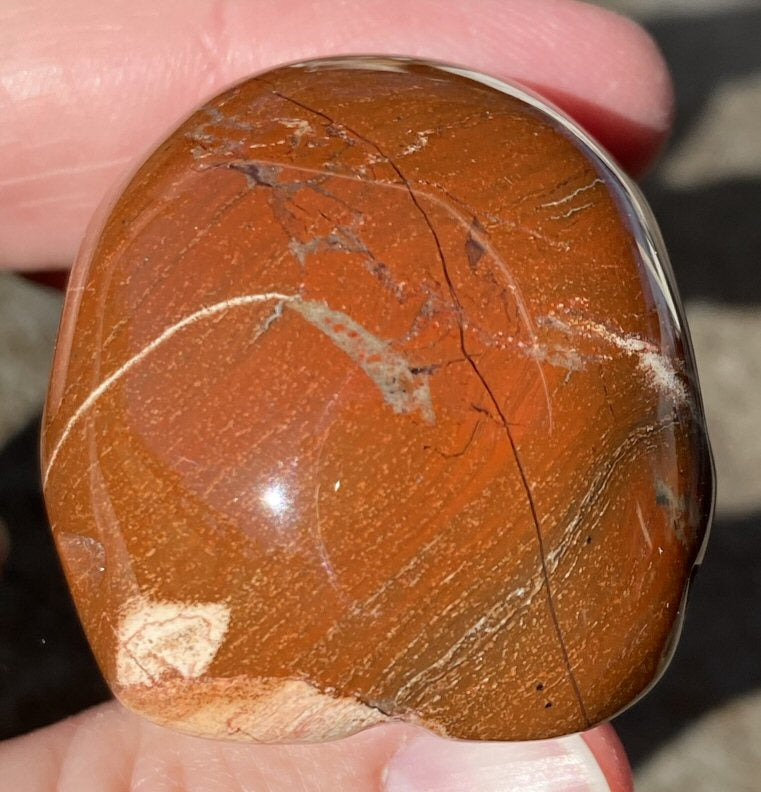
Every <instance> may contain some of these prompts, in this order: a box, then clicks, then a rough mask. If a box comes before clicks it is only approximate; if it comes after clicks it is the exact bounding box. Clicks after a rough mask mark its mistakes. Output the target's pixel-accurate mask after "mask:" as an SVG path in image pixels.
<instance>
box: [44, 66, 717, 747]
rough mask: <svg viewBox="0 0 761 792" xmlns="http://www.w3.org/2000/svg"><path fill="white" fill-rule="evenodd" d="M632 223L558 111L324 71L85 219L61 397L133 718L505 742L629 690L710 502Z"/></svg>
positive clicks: (682, 388) (60, 354)
mask: <svg viewBox="0 0 761 792" xmlns="http://www.w3.org/2000/svg"><path fill="white" fill-rule="evenodd" d="M648 222H649V221H648V220H647V212H646V210H645V209H643V208H642V205H641V203H640V199H639V197H638V195H637V194H635V192H633V188H632V187H631V186H630V184H629V183H628V181H627V180H626V179H625V177H622V176H620V174H618V172H617V169H616V168H615V166H613V165H612V164H611V163H610V161H609V160H608V159H607V157H606V155H605V154H604V153H602V152H601V151H600V150H599V149H598V148H597V147H596V146H595V144H593V143H592V142H591V141H589V140H588V139H586V138H585V137H584V136H583V134H581V133H578V131H576V130H575V128H574V127H573V126H572V125H571V124H570V123H569V122H566V121H565V120H564V119H563V118H562V117H561V116H560V114H559V113H557V112H556V111H554V110H552V109H548V108H544V107H543V105H542V104H541V102H539V101H538V100H536V99H534V98H532V97H529V96H526V95H525V94H523V93H522V92H521V91H520V90H518V89H515V88H512V87H507V86H504V85H501V84H498V83H495V81H493V80H488V79H486V78H480V77H478V76H474V75H469V74H466V73H463V72H460V71H458V70H453V69H448V68H445V67H434V66H430V65H426V64H421V63H416V62H411V61H404V60H399V59H384V60H379V59H375V60H373V59H344V60H334V61H322V62H311V63H306V64H300V65H298V66H291V67H285V68H281V69H278V70H276V71H272V72H270V73H268V74H265V75H262V76H259V77H254V78H252V79H250V80H248V81H246V82H244V83H242V84H240V85H238V86H237V87H235V88H233V89H232V90H230V91H228V92H226V93H225V94H223V95H222V96H220V97H217V98H216V99H214V100H213V101H211V102H210V103H209V104H207V105H206V106H204V107H202V108H201V109H200V110H198V111H197V112H196V113H195V114H193V115H192V116H191V117H190V118H189V119H188V120H187V121H186V122H185V123H184V124H183V125H182V126H181V127H180V128H179V129H178V130H177V131H176V132H174V134H172V135H171V137H169V138H168V140H167V141H166V142H165V143H163V144H162V145H161V146H160V147H159V148H158V149H157V150H156V151H155V152H154V153H153V154H152V155H151V156H150V158H149V159H148V160H147V161H146V163H145V164H144V165H143V166H142V167H141V168H140V169H139V170H138V171H137V173H136V174H135V176H134V177H133V178H132V180H131V181H130V182H129V184H128V186H127V187H126V189H125V190H124V192H123V193H122V194H121V196H120V197H119V198H118V199H117V200H116V201H115V202H114V203H112V204H111V205H109V206H108V207H106V209H105V210H104V212H103V214H102V218H101V221H100V225H99V226H97V227H95V228H94V230H92V231H91V233H90V235H89V237H88V240H87V242H86V244H85V246H84V248H83V250H82V252H81V255H80V258H79V260H78V262H77V264H76V267H75V269H74V271H73V273H72V278H71V284H70V287H69V292H68V296H67V300H66V306H65V310H64V318H63V321H62V325H61V331H60V336H59V342H58V348H57V352H56V358H55V365H54V373H53V379H52V382H51V386H50V392H49V397H48V402H47V408H46V416H45V424H44V439H43V474H44V483H45V495H46V499H47V503H48V508H49V513H50V519H51V523H52V526H53V531H54V534H55V537H56V540H57V544H58V549H59V552H60V555H61V558H62V560H63V564H64V567H65V571H66V574H67V577H68V580H69V583H70V585H71V588H72V591H73V593H74V597H75V600H76V603H77V607H78V609H79V613H80V616H81V618H82V622H83V624H84V627H85V630H86V632H87V635H88V637H89V640H90V642H91V644H92V646H93V648H94V650H95V653H96V656H97V658H98V661H99V663H100V665H101V667H102V669H103V672H104V674H105V675H106V677H107V679H108V680H109V682H110V684H111V687H112V689H113V691H114V693H115V694H116V695H117V696H118V697H119V699H120V700H121V701H122V702H123V703H124V704H125V705H127V706H128V707H131V708H132V709H134V710H136V711H137V712H140V713H142V714H144V715H146V716H147V717H149V718H151V719H153V720H155V721H157V722H160V723H164V724H167V725H170V726H174V727H176V728H179V729H184V730H187V731H191V732H193V733H196V734H203V735H210V736H215V737H234V738H241V739H254V740H269V741H294V740H296V741H297V740H320V739H328V738H333V737H339V736H342V735H347V734H351V733H353V732H355V731H358V730H360V729H362V728H365V727H367V726H371V725H373V724H376V723H380V722H384V721H388V720H393V719H402V720H406V721H410V722H415V723H420V724H424V725H426V726H428V727H429V728H431V729H433V730H435V731H437V732H439V733H441V734H448V735H450V736H453V737H460V738H473V739H497V740H506V739H527V738H538V737H547V736H551V735H557V734H561V733H565V732H571V731H576V730H580V729H584V728H585V727H587V726H589V725H591V724H593V723H596V722H598V721H600V720H603V719H605V718H608V717H610V716H611V715H613V714H614V713H616V712H617V711H619V710H620V709H621V708H622V707H624V706H626V705H627V704H628V703H629V702H631V701H632V699H633V698H635V697H636V696H637V695H638V694H639V693H640V692H641V691H643V690H644V689H645V688H647V687H648V685H650V684H651V682H652V681H653V680H654V679H655V678H656V676H657V675H658V673H659V672H660V670H661V669H662V667H663V665H664V658H665V657H666V655H667V654H668V651H669V649H670V647H671V645H672V643H673V640H672V639H673V637H674V635H675V632H676V630H677V628H678V622H679V618H680V610H681V606H682V602H683V594H684V592H685V590H686V583H687V580H688V578H689V575H690V572H691V570H692V568H693V565H694V564H695V562H696V559H697V558H698V556H699V553H700V550H701V547H702V543H703V538H704V535H705V531H706V527H707V522H708V517H709V514H710V509H711V498H712V484H711V469H710V455H709V451H708V445H707V440H706V436H705V432H704V424H703V418H702V412H701V406H700V399H699V395H698V392H697V384H696V377H695V370H694V365H693V362H692V356H691V352H690V349H689V342H688V339H687V336H686V328H685V327H684V324H683V319H682V317H681V313H680V309H679V307H678V301H677V299H676V297H675V292H674V291H673V286H672V284H671V283H670V275H669V270H668V265H667V263H665V260H664V253H663V251H662V250H660V249H659V248H658V247H657V245H659V242H658V237H657V233H655V232H654V231H653V229H652V228H648ZM654 240H655V241H654Z"/></svg>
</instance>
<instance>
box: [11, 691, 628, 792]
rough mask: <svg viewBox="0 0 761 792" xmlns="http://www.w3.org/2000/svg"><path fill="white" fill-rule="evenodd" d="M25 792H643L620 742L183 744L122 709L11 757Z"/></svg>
mask: <svg viewBox="0 0 761 792" xmlns="http://www.w3.org/2000/svg"><path fill="white" fill-rule="evenodd" d="M0 767H2V768H3V774H2V780H1V781H0V789H2V790H13V792H54V790H55V792H112V791H113V792H115V791H116V790H119V791H120V792H128V791H130V792H136V791H137V790H145V791H146V792H147V790H150V792H169V790H171V792H233V790H244V789H245V790H250V792H336V790H341V792H497V790H498V791H499V792H513V791H515V792H631V789H632V786H631V777H630V773H629V769H628V765H627V763H626V758H625V756H624V754H623V749H622V748H621V745H620V743H619V742H618V740H617V738H616V737H615V734H614V733H613V730H612V729H611V728H610V727H609V726H602V727H598V728H596V729H593V730H591V731H589V732H586V733H585V734H584V735H573V736H570V737H561V738H559V739H555V740H542V741H536V742H524V743H486V742H484V743H474V742H455V741H450V740H444V739H442V738H440V737H434V736H432V735H430V734H428V733H426V732H424V731H423V730H422V729H417V728H412V727H409V726H404V725H402V724H393V725H384V726H379V727H376V728H373V729H369V730H368V731H365V732H362V733H360V734H357V735H354V736H353V737H350V738H348V739H344V740H337V741H334V742H330V743H323V744H312V745H258V744H251V743H235V742H223V741H219V740H203V739H200V738H197V737H189V736H187V735H183V734H178V733H176V732H173V731H170V730H168V729H164V728H161V727H160V726H156V725H155V724H152V723H149V722H148V721H146V720H143V719H142V718H140V717H138V716H136V715H134V714H132V713H130V712H128V711H127V710H125V709H124V708H123V707H121V706H120V705H119V704H117V703H116V702H110V703H108V704H105V705H102V706H100V707H95V708H93V709H91V710H88V711H86V712H84V713H82V714H81V715H78V716H76V717H74V718H69V719H68V720H66V721H62V722H61V723H57V724H55V725H54V726H50V727H48V728H46V729H40V730H39V731H37V732H33V733H32V734H29V735H26V736H24V737H19V738H16V739H14V740H9V741H8V742H5V743H3V744H1V745H0Z"/></svg>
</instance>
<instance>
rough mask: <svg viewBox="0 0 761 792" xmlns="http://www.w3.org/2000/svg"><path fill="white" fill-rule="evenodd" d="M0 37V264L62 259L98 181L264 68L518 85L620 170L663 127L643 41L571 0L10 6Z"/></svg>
mask: <svg viewBox="0 0 761 792" xmlns="http://www.w3.org/2000/svg"><path fill="white" fill-rule="evenodd" d="M360 9H361V12H360ZM0 31H1V32H0V51H2V52H3V53H4V58H3V60H2V63H0V85H1V86H3V90H2V91H0V118H2V119H4V123H3V126H2V128H0V174H2V176H0V268H3V267H5V268H11V267H13V268H19V269H35V268H36V269H45V268H53V267H65V266H68V265H69V264H70V262H71V261H72V260H73V258H74V255H75V253H76V249H77V247H78V245H79V242H80V239H81V237H82V234H83V232H84V228H85V225H86V224H87V221H88V219H89V217H90V216H91V214H92V212H93V210H94V208H95V207H96V206H97V204H98V203H99V201H100V200H101V198H102V197H103V195H104V193H105V192H106V190H107V188H108V187H109V185H111V184H112V183H113V182H114V181H115V180H118V179H119V178H123V176H124V175H125V173H126V172H127V171H128V170H129V169H130V168H131V167H132V166H133V164H134V163H136V161H137V160H139V158H140V157H141V156H142V155H143V154H144V152H145V151H146V150H147V149H148V148H149V147H150V145H151V144H152V143H153V142H154V141H155V140H157V139H158V138H159V137H160V135H161V134H162V133H164V132H166V131H167V129H168V128H169V127H171V126H172V125H173V124H176V123H177V122H178V121H179V120H180V119H181V118H182V117H183V116H184V115H186V114H187V113H188V112H189V111H190V110H192V109H193V108H194V107H195V106H196V105H198V104H199V103H200V102H201V101H202V100H203V99H204V98H207V97H209V96H210V95H212V94H214V93H217V92H219V90H221V89H222V88H223V87H224V86H226V85H228V84H230V83H231V82H234V81H236V80H238V79H241V78H243V77H244V76H246V75H248V74H251V73H253V72H257V71H261V70H262V69H265V68H267V67H269V66H273V65H275V64H277V63H283V62H288V61H293V60H301V59H306V58H309V57H315V56H320V55H332V54H338V53H344V54H346V53H362V52H365V53H377V54H402V55H410V56H417V57H421V58H429V59H434V60H442V61H449V62H452V63H458V64H462V65H466V66H469V67H471V68H474V69H476V70H479V71H483V72H486V73H489V74H492V75H494V76H496V77H501V78H508V79H514V80H518V81H520V82H523V83H524V84H526V85H528V86H530V87H533V88H534V89H536V90H538V91H539V92H540V93H542V94H543V95H544V96H546V97H548V98H549V99H551V100H553V101H555V102H556V103H557V104H559V105H560V106H561V107H563V108H564V109H565V110H566V111H567V112H569V113H570V114H571V115H573V116H575V118H576V120H577V121H579V122H581V123H582V124H583V125H584V126H586V127H587V129H588V130H589V131H590V132H591V133H592V134H593V135H595V136H596V137H597V138H598V139H599V140H600V141H601V142H602V143H603V144H604V145H606V146H607V147H608V148H609V149H610V150H611V151H612V153H613V154H614V155H615V156H616V157H617V158H618V159H619V160H620V161H621V162H622V164H623V165H624V166H625V167H627V168H629V169H630V170H631V171H635V172H636V171H638V170H641V169H642V168H643V167H644V166H645V165H646V164H647V162H648V161H649V160H650V158H651V157H652V156H653V154H654V153H655V152H656V151H657V149H658V147H659V145H660V143H661V141H662V140H663V138H664V136H665V134H666V132H667V130H668V127H669V121H670V113H671V84H670V81H669V77H668V72H667V69H666V67H665V65H664V62H663V59H662V58H661V56H660V53H659V52H658V50H657V48H656V46H655V45H654V44H653V42H652V40H651V39H650V38H649V37H648V36H647V34H646V33H645V32H644V31H643V30H642V29H641V28H639V27H638V26H637V25H635V24H634V23H633V22H631V21H629V20H627V19H624V18H623V17H620V16H618V15H616V14H613V13H611V12H609V11H605V10H603V9H600V8H597V7H594V6H590V5H587V4H586V3H579V2H574V0H509V1H507V2H505V0H477V1H476V2H471V3H467V4H466V3H460V2H457V0H366V2H363V3H362V4H361V6H358V5H357V4H353V3H350V2H331V3H329V4H317V3H314V2H312V0H289V2H288V3H272V2H267V0H250V1H249V2H237V1H236V0H228V1H227V2H215V0H197V2H193V3H188V2H186V0H166V1H165V2H161V3H158V4H157V3H155V2H151V0H114V2H109V3H102V2H100V0H80V1H79V2H74V0H69V2H60V0H34V2H28V0H23V2H22V0H10V1H9V2H7V3H5V4H4V6H3V9H2V11H0Z"/></svg>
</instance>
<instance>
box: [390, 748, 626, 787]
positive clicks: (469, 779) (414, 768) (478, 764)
mask: <svg viewBox="0 0 761 792" xmlns="http://www.w3.org/2000/svg"><path fill="white" fill-rule="evenodd" d="M383 789H384V790H385V792H512V791H513V790H515V791H516V792H517V791H518V790H520V792H610V786H609V785H608V782H607V781H606V779H605V775H604V774H603V772H602V770H601V769H600V765H599V764H598V763H597V760H596V759H595V755H594V754H593V753H592V750H591V749H590V747H589V746H588V745H587V743H586V742H585V741H584V739H583V738H582V737H581V736H580V735H572V736H570V737H561V738H558V739H555V740H539V741H535V742H523V743H496V742H459V741H454V740H445V739H442V738H440V737H434V736H433V735H430V734H421V735H420V736H417V737H414V738H412V740H411V741H410V742H408V743H407V744H406V745H404V746H403V747H402V748H401V749H400V750H399V752H398V753H397V754H395V755H394V756H393V757H392V759H391V760H390V762H389V764H388V766H387V769H386V773H385V778H384V787H383Z"/></svg>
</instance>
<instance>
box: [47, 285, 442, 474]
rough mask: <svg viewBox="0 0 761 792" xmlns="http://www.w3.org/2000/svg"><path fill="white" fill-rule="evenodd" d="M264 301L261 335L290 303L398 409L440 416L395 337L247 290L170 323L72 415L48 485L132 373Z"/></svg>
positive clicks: (324, 310) (306, 304)
mask: <svg viewBox="0 0 761 792" xmlns="http://www.w3.org/2000/svg"><path fill="white" fill-rule="evenodd" d="M263 302H275V303H276V307H275V309H274V311H273V313H272V314H270V316H269V317H268V318H267V319H266V320H265V322H264V325H263V326H262V327H261V328H259V330H258V332H257V335H256V336H255V338H258V337H259V336H261V335H262V334H263V333H264V332H265V331H266V330H267V329H268V328H269V327H270V325H271V324H272V323H273V322H274V321H276V320H277V319H278V318H279V317H280V316H281V315H282V309H283V306H287V307H288V308H290V309H291V310H293V311H295V312H296V313H298V314H299V315H300V316H301V317H302V318H304V319H305V320H306V321H307V322H309V323H310V324H311V325H312V326H313V327H315V328H317V329H318V330H319V331H320V332H322V333H323V334H324V335H325V336H327V337H328V338H329V339H330V340H331V341H332V342H333V344H335V346H337V347H338V348H339V349H340V350H341V351H342V352H344V353H346V354H347V355H348V356H349V357H350V358H351V359H352V360H353V361H354V362H355V363H356V364H357V365H358V366H359V367H360V368H361V369H362V370H363V371H364V372H365V374H367V376H368V377H369V378H370V379H371V380H372V381H373V383H374V384H375V385H376V387H377V388H378V389H379V390H380V392H381V395H382V397H383V399H384V401H385V402H386V403H387V404H388V405H389V406H390V407H391V408H392V410H393V411H394V412H396V413H412V412H415V411H418V412H420V414H421V416H422V417H423V419H424V420H425V421H426V422H428V423H433V422H434V420H435V415H434V412H433V405H432V402H431V394H430V390H429V388H428V375H427V374H425V373H413V372H412V370H411V366H410V364H409V363H408V362H407V361H406V360H405V358H404V357H403V356H402V355H400V354H399V353H397V352H395V351H394V350H393V349H392V348H391V344H390V342H388V341H385V340H383V339H381V338H378V337H376V336H375V335H373V334H372V333H370V332H369V331H368V330H367V329H366V328H364V327H363V326H362V325H360V324H359V323H357V322H355V321H354V320H353V319H352V318H351V317H350V316H348V315H347V314H345V313H343V312H342V311H336V310H333V309H331V308H330V307H329V306H328V305H326V304H325V303H323V302H320V301H318V300H305V299H303V298H301V297H299V296H298V295H295V294H283V293H281V292H264V293H261V294H243V295H239V296H237V297H231V298H230V299H227V300H222V301H221V302H218V303H215V304H214V305H208V306H204V307H203V308H199V309H198V310H197V311H194V312H193V313H191V314H188V316H186V317H184V318H183V319H181V320H180V321H179V322H176V323H175V324H173V325H171V326H170V327H167V328H166V329H165V330H163V331H162V332H161V333H160V334H159V335H158V336H157V337H156V338H154V339H153V340H152V341H150V342H149V343H148V344H146V345H145V346H144V347H143V348H142V349H141V350H140V351H139V352H138V353H137V354H135V355H134V356H133V357H131V358H130V359H129V360H127V362H126V363H124V364H122V365H121V366H120V367H119V368H118V369H116V371H114V372H113V373H112V374H109V376H108V377H106V378H105V379H104V380H103V381H102V382H101V383H100V384H99V385H98V386H97V387H96V388H94V389H93V390H92V391H91V392H90V394H89V395H88V396H87V397H86V398H85V399H84V400H83V401H82V403H81V404H80V405H79V406H78V407H77V409H76V410H75V411H74V413H73V415H72V416H71V418H69V420H68V422H67V423H66V425H65V426H64V428H63V431H62V432H61V435H60V437H59V438H58V441H57V443H56V444H55V446H54V447H53V450H52V451H51V453H50V456H49V458H48V462H47V465H46V467H45V473H44V476H43V486H44V485H46V484H47V480H48V477H49V475H50V471H51V470H52V468H53V465H54V464H55V461H56V459H57V458H58V455H59V453H60V451H61V448H63V446H64V444H65V443H66V441H67V439H68V438H69V436H70V435H71V432H72V430H73V429H74V427H75V426H76V425H77V424H78V423H79V421H80V420H81V419H82V418H83V417H84V416H85V415H86V414H87V413H88V412H89V411H90V410H91V409H92V408H93V406H94V405H95V404H96V403H97V402H98V400H99V399H100V398H101V397H102V396H103V395H104V394H105V393H107V392H108V391H109V390H110V389H111V388H112V387H113V386H114V385H115V384H116V383H117V382H118V381H119V380H121V379H122V378H123V377H124V376H125V375H126V374H128V373H129V372H130V371H132V369H134V368H135V367H136V366H138V365H140V363H142V362H143V361H144V360H145V359H146V358H147V357H148V356H149V355H151V354H152V353H153V352H154V351H155V350H156V349H158V348H159V347H161V346H162V345H163V344H165V343H166V342H167V341H169V339H171V338H172V337H173V336H175V335H177V333H179V332H181V331H182V330H184V329H185V328H187V327H190V326H192V325H195V324H197V323H198V322H202V321H204V320H206V319H209V318H211V317H213V316H216V315H219V314H224V313H227V312H228V311H230V310H231V309H234V308H241V307H245V306H250V305H255V304H257V303H263Z"/></svg>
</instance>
